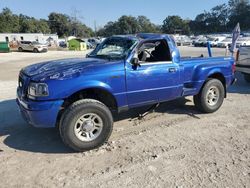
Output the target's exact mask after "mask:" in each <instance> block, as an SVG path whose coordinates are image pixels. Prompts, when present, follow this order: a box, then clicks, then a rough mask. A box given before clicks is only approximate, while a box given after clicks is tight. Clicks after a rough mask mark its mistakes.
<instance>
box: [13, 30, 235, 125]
mask: <svg viewBox="0 0 250 188" xmlns="http://www.w3.org/2000/svg"><path fill="white" fill-rule="evenodd" d="M116 37H117V36H116ZM119 37H121V38H124V39H127V40H135V39H136V40H137V43H138V44H137V46H138V45H139V44H140V43H141V42H143V41H145V40H152V39H161V40H165V41H166V42H167V44H168V46H169V49H170V53H171V57H172V62H171V61H170V62H158V63H145V64H141V66H140V67H139V66H138V67H134V66H132V65H131V63H130V60H131V59H132V57H133V56H134V54H135V53H136V48H137V46H135V48H134V49H132V50H131V52H130V53H129V54H128V55H127V56H126V58H123V59H119V60H109V59H100V58H87V59H66V60H57V61H49V62H44V63H40V64H35V65H31V66H28V67H26V68H24V69H22V70H21V73H20V77H21V78H22V80H23V87H22V88H18V90H17V91H18V92H17V96H18V99H17V102H18V105H19V106H20V110H21V112H22V114H23V116H24V117H25V119H26V120H27V121H28V122H29V123H30V124H32V125H33V126H36V127H55V125H56V122H57V117H58V113H59V111H60V109H61V106H62V104H63V102H64V101H65V99H67V98H68V97H70V96H71V95H73V94H75V93H76V92H79V91H82V90H84V89H90V88H98V89H101V90H103V91H106V92H108V93H110V94H111V96H113V97H114V98H115V100H116V104H117V107H118V109H122V108H125V107H128V108H129V109H130V108H134V107H139V106H143V105H147V104H153V103H158V102H163V101H169V100H173V99H176V98H179V97H183V96H192V95H196V94H198V93H199V91H200V89H201V87H202V85H203V84H204V82H205V81H206V79H207V78H208V77H209V76H211V75H213V74H221V75H222V76H223V77H224V78H225V80H226V87H228V86H230V85H231V83H232V81H233V80H234V74H233V73H232V65H233V63H234V59H233V58H224V57H214V58H189V59H181V58H180V53H179V50H178V49H177V47H176V45H175V43H174V41H173V39H172V38H171V37H170V36H168V35H161V34H140V35H138V38H136V37H132V36H130V37H127V36H119ZM173 70H174V71H173ZM30 82H42V83H46V84H47V85H48V88H49V96H46V97H37V98H33V99H32V100H31V99H29V97H28V96H27V88H28V85H29V83H30Z"/></svg>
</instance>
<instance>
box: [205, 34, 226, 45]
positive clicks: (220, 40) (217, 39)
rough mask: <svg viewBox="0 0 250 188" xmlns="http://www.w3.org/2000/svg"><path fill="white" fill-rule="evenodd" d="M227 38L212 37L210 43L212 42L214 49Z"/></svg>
mask: <svg viewBox="0 0 250 188" xmlns="http://www.w3.org/2000/svg"><path fill="white" fill-rule="evenodd" d="M225 39H226V37H224V36H221V37H211V38H209V39H208V42H210V44H211V46H212V47H218V44H219V43H220V42H222V41H223V40H225Z"/></svg>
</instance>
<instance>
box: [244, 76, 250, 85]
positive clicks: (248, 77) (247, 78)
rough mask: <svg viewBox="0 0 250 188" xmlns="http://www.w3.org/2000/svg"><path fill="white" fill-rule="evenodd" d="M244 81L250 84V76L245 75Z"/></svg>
mask: <svg viewBox="0 0 250 188" xmlns="http://www.w3.org/2000/svg"><path fill="white" fill-rule="evenodd" d="M244 79H245V80H246V82H248V83H250V74H244Z"/></svg>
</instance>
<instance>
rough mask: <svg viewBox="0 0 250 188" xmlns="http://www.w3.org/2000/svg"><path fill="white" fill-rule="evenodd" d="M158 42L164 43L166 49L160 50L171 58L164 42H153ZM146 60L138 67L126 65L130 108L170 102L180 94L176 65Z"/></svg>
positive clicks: (150, 59) (163, 60) (164, 61)
mask: <svg viewBox="0 0 250 188" xmlns="http://www.w3.org/2000/svg"><path fill="white" fill-rule="evenodd" d="M159 41H160V42H161V43H164V45H165V48H166V49H162V50H166V51H165V53H169V58H171V55H170V51H169V47H168V45H167V42H166V41H165V40H154V41H153V42H159ZM150 42H151V41H150ZM148 50H149V49H148ZM149 53H150V52H149ZM155 54H156V53H155ZM155 58H156V59H157V58H158V57H155ZM147 59H148V60H147V61H145V62H140V66H134V65H132V64H131V63H129V62H127V64H126V82H127V100H128V105H129V107H130V108H133V107H138V106H143V105H150V104H155V103H158V102H162V101H167V100H171V99H174V98H176V94H177V93H178V94H179V93H180V92H181V85H180V69H179V65H178V64H176V63H173V62H172V59H167V58H166V59H162V61H161V60H160V59H159V58H158V59H157V60H156V61H153V60H152V58H150V57H148V58H147Z"/></svg>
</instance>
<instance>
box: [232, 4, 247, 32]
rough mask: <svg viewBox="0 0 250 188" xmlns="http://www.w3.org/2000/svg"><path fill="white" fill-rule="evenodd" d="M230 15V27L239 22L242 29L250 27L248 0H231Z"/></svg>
mask: <svg viewBox="0 0 250 188" xmlns="http://www.w3.org/2000/svg"><path fill="white" fill-rule="evenodd" d="M228 5H229V10H230V15H229V24H228V25H229V27H230V28H231V29H233V28H234V26H235V25H236V24H237V23H238V22H239V23H240V26H241V29H242V30H249V29H250V4H249V1H248V0H229V2H228Z"/></svg>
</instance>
